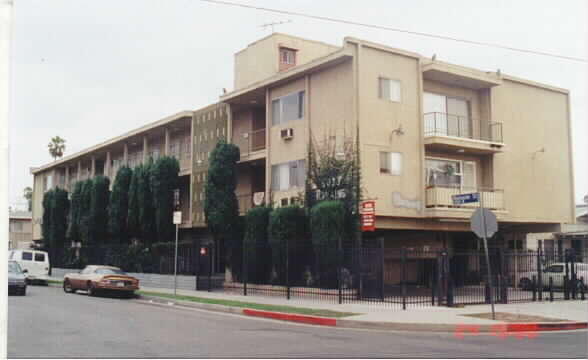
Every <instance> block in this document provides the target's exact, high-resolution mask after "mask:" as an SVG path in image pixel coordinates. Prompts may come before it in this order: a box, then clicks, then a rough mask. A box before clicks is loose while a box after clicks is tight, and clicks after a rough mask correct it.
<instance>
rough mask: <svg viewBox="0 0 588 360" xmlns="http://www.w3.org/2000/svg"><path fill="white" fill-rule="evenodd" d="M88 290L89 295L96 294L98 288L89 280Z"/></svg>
mask: <svg viewBox="0 0 588 360" xmlns="http://www.w3.org/2000/svg"><path fill="white" fill-rule="evenodd" d="M87 291H88V296H96V288H95V287H94V284H93V283H92V282H91V281H88V286H87Z"/></svg>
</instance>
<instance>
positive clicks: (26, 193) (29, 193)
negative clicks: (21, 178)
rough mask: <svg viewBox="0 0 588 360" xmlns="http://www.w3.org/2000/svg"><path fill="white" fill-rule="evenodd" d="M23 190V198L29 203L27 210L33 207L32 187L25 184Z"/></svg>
mask: <svg viewBox="0 0 588 360" xmlns="http://www.w3.org/2000/svg"><path fill="white" fill-rule="evenodd" d="M23 192H24V198H25V199H27V203H28V205H29V211H31V209H32V208H33V206H32V205H33V189H31V187H30V186H27V187H26V188H24V190H23Z"/></svg>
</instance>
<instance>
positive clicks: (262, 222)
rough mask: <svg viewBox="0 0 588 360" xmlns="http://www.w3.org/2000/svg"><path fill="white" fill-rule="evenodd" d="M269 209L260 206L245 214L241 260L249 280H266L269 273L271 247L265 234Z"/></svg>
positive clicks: (270, 209) (259, 281)
mask: <svg viewBox="0 0 588 360" xmlns="http://www.w3.org/2000/svg"><path fill="white" fill-rule="evenodd" d="M271 211H272V208H271V207H268V206H260V207H254V208H252V209H249V211H247V214H246V215H245V236H244V240H243V242H244V243H243V256H244V258H243V262H244V265H245V266H246V267H247V269H248V272H247V277H248V281H251V282H258V283H263V282H266V281H268V280H269V276H270V274H271V261H270V259H271V248H270V247H269V243H268V236H267V235H268V225H269V216H270V213H271Z"/></svg>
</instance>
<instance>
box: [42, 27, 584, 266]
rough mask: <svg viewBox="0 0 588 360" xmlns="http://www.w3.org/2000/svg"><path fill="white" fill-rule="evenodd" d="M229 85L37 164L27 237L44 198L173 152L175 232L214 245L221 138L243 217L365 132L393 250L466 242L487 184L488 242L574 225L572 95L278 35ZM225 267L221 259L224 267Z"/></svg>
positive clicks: (384, 49)
mask: <svg viewBox="0 0 588 360" xmlns="http://www.w3.org/2000/svg"><path fill="white" fill-rule="evenodd" d="M234 71H235V76H234V90H233V91H231V92H228V93H225V94H222V95H221V96H220V101H219V102H218V103H216V104H213V105H210V106H208V107H206V108H203V109H199V110H196V111H183V112H180V113H178V114H175V115H172V116H170V117H168V118H166V119H162V120H159V121H157V122H155V123H153V124H149V125H146V126H145V127H143V128H141V129H137V130H135V131H131V132H129V133H127V134H124V135H121V136H119V137H117V138H114V139H112V140H109V141H106V142H104V143H102V144H99V145H96V146H93V147H91V148H89V149H87V150H84V151H81V152H79V153H77V154H73V155H70V156H67V157H64V158H63V159H60V160H59V161H57V162H54V163H51V164H48V165H45V166H42V167H39V168H35V169H33V170H32V173H33V175H34V177H35V181H34V189H33V191H34V196H33V218H34V222H35V225H34V228H33V238H34V239H38V238H40V234H41V232H40V226H39V222H40V219H41V218H42V207H41V201H42V194H43V192H44V191H46V190H47V189H49V188H51V187H53V186H60V187H64V188H65V189H71V187H72V185H73V183H74V182H75V181H77V180H81V179H85V178H88V177H92V176H95V175H98V174H103V175H106V176H109V177H111V179H113V178H114V176H115V174H116V170H117V168H118V167H119V166H120V165H121V164H128V165H129V166H133V165H136V164H138V163H140V162H142V161H146V159H148V158H149V157H157V156H160V155H162V154H168V155H172V156H176V157H178V159H179V160H180V163H181V164H183V165H182V171H181V173H180V175H181V176H180V178H181V180H182V185H181V189H180V192H181V204H182V209H183V211H184V214H188V216H184V223H183V224H182V227H181V228H182V231H181V236H182V237H184V238H186V239H189V238H198V239H209V236H208V235H207V232H206V230H205V224H204V214H203V200H204V191H203V190H204V189H203V185H204V182H205V180H206V171H207V167H208V157H209V155H210V151H211V150H212V148H213V147H214V145H215V144H216V142H217V141H218V139H220V138H226V139H228V140H229V141H231V142H232V143H234V144H236V145H237V146H238V147H239V148H240V150H241V159H240V161H239V163H238V186H237V190H236V194H237V197H238V199H239V206H240V210H241V212H242V213H244V212H245V211H246V210H247V209H248V208H250V207H252V206H255V205H259V204H262V203H264V202H266V203H269V202H271V203H273V204H274V205H276V206H282V205H285V204H289V203H291V202H293V201H295V200H294V199H295V198H296V197H297V196H298V195H299V194H300V193H301V192H302V191H303V189H304V179H305V176H306V170H307V169H306V157H307V152H308V144H309V142H310V141H311V140H314V141H317V142H318V143H320V142H321V141H324V140H332V141H334V142H335V143H337V144H339V145H341V144H343V143H345V142H346V141H349V140H351V141H354V142H355V140H356V139H357V140H358V141H357V143H356V146H357V147H358V149H359V153H360V161H361V173H362V188H363V191H364V194H363V195H364V198H365V199H370V200H374V201H375V203H376V231H375V232H373V233H365V234H364V238H366V239H381V240H383V242H384V244H385V246H386V247H398V246H409V247H415V248H424V249H436V248H442V247H448V248H450V249H470V248H472V247H474V246H476V244H477V242H476V241H475V238H474V237H473V235H472V234H471V233H470V232H469V218H470V216H471V215H472V212H473V211H474V209H475V208H476V207H478V206H480V204H478V203H472V204H467V205H461V206H456V205H453V203H452V199H451V196H452V195H455V194H459V193H468V192H480V193H481V198H482V202H483V206H484V207H486V208H489V209H492V211H493V212H494V213H495V214H496V216H497V218H498V221H499V232H498V234H497V236H495V237H494V239H492V240H491V246H506V244H507V243H508V242H509V241H515V242H516V241H524V239H525V238H526V234H528V233H536V232H557V231H559V230H560V224H561V223H572V222H573V221H574V217H575V216H574V202H573V188H574V187H573V169H572V156H571V136H570V103H569V93H568V91H567V90H565V89H560V88H557V87H554V86H550V85H545V84H540V83H537V82H534V81H531V80H524V79H520V78H517V77H514V76H510V75H506V74H503V73H502V74H501V73H500V72H496V71H490V72H487V71H481V70H476V69H471V68H466V67H463V66H458V65H453V64H448V63H445V62H442V61H439V60H434V59H431V58H426V57H423V56H421V55H419V54H416V53H412V52H409V51H405V50H400V49H395V48H391V47H388V46H385V45H380V44H375V43H372V42H369V41H364V40H360V39H355V38H351V37H346V38H345V39H344V40H343V44H342V45H341V46H334V45H330V44H324V43H321V42H317V41H312V40H306V39H302V38H298V37H294V36H289V35H285V34H279V33H274V34H272V35H270V36H268V37H265V38H263V39H260V40H259V41H256V42H254V43H252V44H250V45H249V46H247V47H246V48H245V49H243V50H242V51H240V52H238V53H236V54H235V69H234ZM218 263H219V264H220V260H219V261H218Z"/></svg>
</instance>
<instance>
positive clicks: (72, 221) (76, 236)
mask: <svg viewBox="0 0 588 360" xmlns="http://www.w3.org/2000/svg"><path fill="white" fill-rule="evenodd" d="M82 185H83V183H82V182H81V181H78V182H76V183H75V185H74V190H73V192H72V194H71V204H70V205H71V206H70V216H69V233H68V238H69V239H70V240H71V241H76V242H77V241H80V206H81V197H82Z"/></svg>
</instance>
